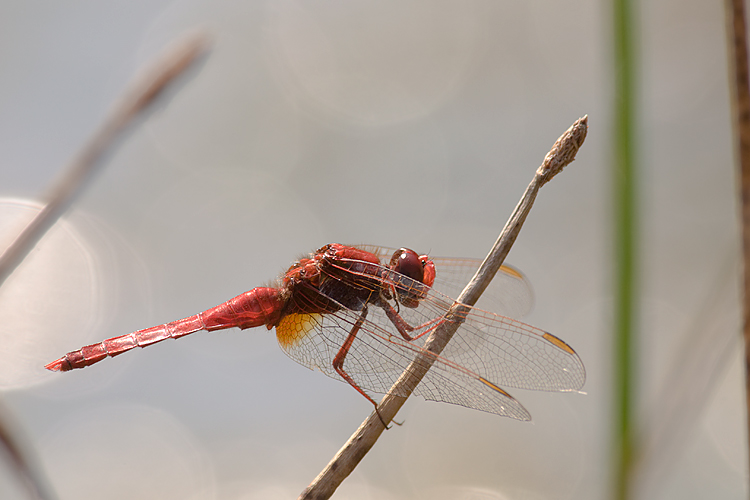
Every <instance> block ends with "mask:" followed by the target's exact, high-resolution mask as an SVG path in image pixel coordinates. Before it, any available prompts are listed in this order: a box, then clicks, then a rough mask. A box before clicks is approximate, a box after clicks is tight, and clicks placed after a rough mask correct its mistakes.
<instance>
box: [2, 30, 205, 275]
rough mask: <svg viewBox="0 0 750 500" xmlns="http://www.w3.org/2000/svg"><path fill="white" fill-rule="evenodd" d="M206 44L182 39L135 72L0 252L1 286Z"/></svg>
mask: <svg viewBox="0 0 750 500" xmlns="http://www.w3.org/2000/svg"><path fill="white" fill-rule="evenodd" d="M206 47H207V40H206V37H205V36H203V35H198V36H196V35H193V36H190V37H187V38H184V39H182V40H180V41H178V42H177V43H175V44H174V45H173V46H172V47H171V48H170V49H169V50H167V51H165V52H164V53H163V54H161V56H160V57H159V58H158V59H156V60H155V61H154V62H153V64H152V65H151V66H150V67H148V68H146V70H145V71H143V72H142V73H141V74H140V75H138V76H137V77H136V79H135V80H134V81H133V82H132V83H131V85H130V86H129V87H128V89H127V91H126V93H125V94H124V95H123V97H122V98H121V100H120V101H119V102H118V103H117V104H116V105H115V106H114V108H113V109H112V110H111V112H110V113H109V115H108V116H107V118H106V119H105V120H104V123H103V124H102V125H101V126H100V127H99V128H98V129H97V130H96V132H95V133H94V135H93V136H92V137H91V138H90V139H89V141H88V142H87V143H86V144H85V145H84V146H83V148H82V149H81V150H80V151H79V152H78V155H77V156H76V157H74V158H73V160H72V161H71V162H70V163H69V164H68V165H67V167H66V168H65V169H64V170H63V174H62V176H61V178H60V179H58V181H57V182H56V183H55V184H54V185H53V186H52V187H51V188H50V190H49V192H48V193H47V196H46V197H45V198H46V199H45V200H44V201H45V202H46V205H45V206H44V208H43V209H42V210H41V211H40V212H39V213H38V214H37V216H36V217H35V218H34V220H32V221H31V223H30V224H29V225H28V226H26V228H25V229H24V230H23V232H22V233H21V234H20V235H19V236H18V237H17V238H16V239H15V240H14V241H13V243H12V244H11V245H10V246H9V247H8V248H7V249H6V250H5V252H3V254H2V256H0V286H2V284H3V283H4V282H5V280H6V279H7V278H8V276H10V275H11V274H12V273H13V271H14V270H15V269H16V267H18V265H19V264H20V263H21V262H22V261H23V259H24V258H25V257H26V255H27V254H28V253H29V252H30V251H31V250H32V249H33V248H34V245H36V244H37V243H38V242H39V240H40V239H41V238H42V236H44V235H45V233H46V232H47V230H48V229H49V228H51V227H52V226H53V225H54V224H55V222H57V219H59V218H60V216H61V215H62V214H63V213H64V212H65V210H67V208H68V207H69V206H70V205H71V204H72V203H73V201H74V200H75V198H76V197H77V196H78V195H79V194H80V193H81V192H82V191H83V188H84V186H85V185H86V183H87V181H88V180H89V179H90V178H91V177H92V176H93V174H94V173H96V171H97V169H98V168H99V167H100V166H101V164H102V160H103V159H104V158H105V155H106V154H107V153H108V152H110V151H111V150H112V149H113V147H114V146H115V144H116V143H117V140H118V139H120V138H121V137H122V135H123V133H124V132H126V131H127V130H128V127H129V126H130V125H131V124H132V123H133V122H134V120H135V118H137V117H138V116H139V115H141V114H142V113H144V112H145V111H147V110H148V109H149V107H150V105H151V104H152V103H153V102H154V101H155V99H156V97H158V96H159V95H160V94H161V93H162V92H163V91H164V89H165V88H166V87H168V86H169V85H170V84H172V83H174V81H175V79H176V78H177V77H178V76H180V75H182V74H183V73H184V72H185V71H186V70H187V69H188V68H190V67H191V66H192V65H193V63H195V62H196V60H197V59H198V57H199V56H200V55H202V54H203V53H205V51H206Z"/></svg>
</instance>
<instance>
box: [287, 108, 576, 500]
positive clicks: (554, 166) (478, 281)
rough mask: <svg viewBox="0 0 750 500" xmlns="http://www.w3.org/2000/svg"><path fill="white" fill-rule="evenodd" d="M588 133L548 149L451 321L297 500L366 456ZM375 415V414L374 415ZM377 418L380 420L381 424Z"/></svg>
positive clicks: (327, 487)
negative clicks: (542, 192) (544, 189)
mask: <svg viewBox="0 0 750 500" xmlns="http://www.w3.org/2000/svg"><path fill="white" fill-rule="evenodd" d="M587 131H588V117H587V116H584V117H583V118H580V119H578V120H577V121H576V122H575V123H574V124H573V125H571V127H570V128H569V129H568V130H567V131H565V133H564V134H563V135H562V136H560V138H559V139H558V140H557V142H555V144H554V146H552V149H551V150H550V152H549V153H548V154H547V156H546V157H545V158H544V162H543V163H542V166H540V167H539V168H538V169H537V171H536V174H535V175H534V178H533V179H532V181H531V183H530V184H529V186H528V187H527V188H526V192H525V193H524V194H523V197H522V198H521V201H520V202H519V203H518V205H517V206H516V208H515V210H514V211H513V213H512V214H511V216H510V219H508V222H507V223H506V224H505V227H504V228H503V230H502V232H501V233H500V236H499V237H498V239H497V241H496V242H495V245H494V246H493V247H492V250H491V251H490V253H489V254H488V255H487V257H486V258H485V259H484V262H482V265H481V266H479V269H478V270H477V272H476V274H475V275H474V277H473V278H472V280H471V282H470V283H469V284H468V285H467V286H466V288H465V289H464V291H463V292H462V293H461V295H460V296H459V297H458V300H457V302H456V303H455V304H454V305H453V307H452V308H451V310H450V311H448V313H447V314H446V318H456V319H452V320H451V321H443V322H442V323H441V324H440V326H439V327H438V328H437V329H436V330H435V331H434V332H433V333H432V334H431V335H430V338H429V339H428V340H427V342H426V344H425V350H426V352H423V353H421V354H420V355H418V356H417V357H416V359H414V361H412V363H411V364H410V365H409V367H408V368H407V369H406V370H405V371H404V373H403V374H401V377H400V378H399V379H398V380H397V381H396V383H395V384H394V385H393V387H391V390H390V392H389V394H387V395H386V396H385V397H384V398H383V400H382V401H381V402H380V405H379V406H378V411H377V413H376V412H373V413H372V414H371V415H370V416H369V417H368V418H367V419H366V420H365V421H364V422H362V425H360V427H359V429H357V431H356V432H355V433H354V434H353V435H352V436H351V437H350V438H349V440H348V441H347V442H346V444H344V446H343V447H342V448H341V449H340V450H339V451H338V453H336V456H335V457H333V459H332V460H331V461H330V462H329V463H328V465H327V466H326V467H325V468H324V469H323V471H322V472H321V473H320V474H319V475H318V477H316V478H315V480H314V481H313V482H312V483H311V484H310V486H308V487H307V488H306V489H305V490H304V491H303V492H302V494H301V495H300V497H299V498H300V499H316V500H318V499H325V498H329V497H330V496H331V495H333V492H334V491H335V490H336V488H338V486H339V485H340V484H341V483H342V482H343V481H344V479H346V477H347V476H348V475H349V474H351V472H352V471H353V470H354V468H355V467H356V466H357V464H359V462H360V461H361V460H362V459H363V458H364V457H365V455H366V454H367V452H368V451H370V448H372V447H373V446H374V445H375V442H376V441H377V440H378V438H379V437H380V434H382V432H383V430H385V429H384V427H383V422H385V423H388V422H390V421H391V420H392V419H393V417H395V416H396V413H397V412H398V410H399V409H401V406H403V404H404V403H405V402H406V399H407V397H408V396H394V395H393V394H409V395H410V394H411V393H412V391H413V389H414V388H415V387H416V386H417V384H419V382H420V381H421V380H422V378H423V377H424V376H425V374H426V373H427V371H428V370H429V369H430V367H431V366H432V363H433V362H434V361H435V359H436V356H437V355H439V354H440V352H441V351H442V350H443V348H444V347H445V346H446V345H447V344H448V341H450V339H451V337H452V336H453V334H454V333H455V332H456V331H457V330H458V328H459V326H460V318H461V317H465V314H462V313H465V311H466V308H467V306H472V305H474V304H476V302H477V300H479V297H480V296H481V294H482V292H484V290H485V289H486V288H487V286H488V285H489V284H490V281H492V278H494V277H495V274H496V273H497V271H498V270H499V269H500V266H501V265H502V263H503V261H504V260H505V257H506V256H507V255H508V252H510V249H511V247H512V246H513V243H514V242H515V241H516V237H517V236H518V233H519V232H520V231H521V227H522V226H523V223H524V221H525V220H526V216H527V215H528V214H529V212H530V211H531V207H532V205H533V204H534V200H535V199H536V195H537V193H538V192H539V189H540V188H541V187H542V186H543V185H544V184H546V183H547V182H549V181H550V180H551V179H552V178H553V177H554V176H555V175H557V174H558V173H560V172H561V171H562V169H563V168H564V167H565V166H566V165H568V164H569V163H571V162H572V161H573V160H574V159H575V156H576V153H577V152H578V149H579V148H580V147H581V145H582V144H583V141H584V140H585V139H586V132H587ZM378 414H379V415H378ZM381 419H382V420H381Z"/></svg>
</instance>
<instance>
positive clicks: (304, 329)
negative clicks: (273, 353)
mask: <svg viewBox="0 0 750 500" xmlns="http://www.w3.org/2000/svg"><path fill="white" fill-rule="evenodd" d="M322 318H323V317H322V316H321V315H320V314H288V315H286V316H284V317H283V318H282V320H281V321H280V322H279V325H278V326H277V327H276V339H277V340H278V341H279V345H281V347H282V348H289V347H293V346H294V345H296V344H297V343H299V342H300V341H301V340H302V339H303V338H305V335H307V334H308V333H310V331H311V330H312V329H313V328H315V327H316V326H317V325H318V324H319V323H320V322H321V320H322Z"/></svg>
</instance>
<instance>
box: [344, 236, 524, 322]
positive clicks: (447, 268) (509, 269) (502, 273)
mask: <svg viewBox="0 0 750 500" xmlns="http://www.w3.org/2000/svg"><path fill="white" fill-rule="evenodd" d="M357 248H360V249H362V250H366V251H368V252H370V253H373V254H375V255H377V256H378V258H380V261H381V262H388V261H389V260H390V258H391V256H392V255H393V253H394V252H395V251H396V249H394V248H387V247H380V246H375V245H358V246H357ZM430 259H431V260H432V261H433V262H434V263H435V269H436V271H437V272H436V276H435V283H434V284H433V286H432V288H433V289H434V290H436V291H438V292H440V293H442V294H443V295H446V296H448V297H453V298H457V297H458V296H459V294H460V293H461V292H462V291H463V289H464V287H466V285H467V284H468V283H469V281H470V280H471V278H472V277H474V273H476V272H477V269H479V266H480V264H481V263H482V260H481V259H469V258H453V257H430ZM533 306H534V290H533V288H532V287H531V283H530V282H529V280H528V279H527V278H526V276H524V274H523V273H522V272H521V271H519V270H518V269H516V268H515V267H513V266H509V265H503V266H501V267H500V270H499V271H498V272H497V274H496V275H495V278H494V279H493V280H492V282H491V283H490V285H489V286H488V287H487V289H486V290H485V291H484V293H483V294H482V297H481V298H480V299H479V302H478V303H477V304H476V307H479V308H481V309H484V310H487V311H493V312H495V313H497V314H501V315H503V316H508V317H511V318H521V317H523V316H525V315H526V314H528V313H529V312H530V311H531V309H532V307H533Z"/></svg>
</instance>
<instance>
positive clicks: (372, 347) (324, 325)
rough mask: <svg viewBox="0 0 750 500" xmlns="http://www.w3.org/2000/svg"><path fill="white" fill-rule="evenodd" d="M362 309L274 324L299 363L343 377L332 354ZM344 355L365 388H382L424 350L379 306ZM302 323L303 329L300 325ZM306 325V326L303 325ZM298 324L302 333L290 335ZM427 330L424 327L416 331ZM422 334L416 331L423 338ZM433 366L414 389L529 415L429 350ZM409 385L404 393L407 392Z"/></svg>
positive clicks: (459, 402)
mask: <svg viewBox="0 0 750 500" xmlns="http://www.w3.org/2000/svg"><path fill="white" fill-rule="evenodd" d="M359 315H360V313H359V312H357V311H351V310H348V309H342V310H340V311H338V312H336V313H332V314H325V315H319V314H318V315H290V316H289V317H287V318H289V319H287V318H285V319H284V320H282V323H281V324H280V325H279V326H278V327H277V336H278V337H279V344H280V345H281V347H282V348H283V350H284V351H285V352H286V354H287V355H288V356H289V357H291V358H292V359H294V360H295V361H297V362H298V363H300V364H302V365H304V366H307V367H309V368H312V369H317V370H320V371H321V372H323V373H324V374H326V375H328V376H329V377H331V378H334V379H337V380H340V381H342V382H343V381H344V380H343V379H342V378H341V377H340V376H339V374H338V373H337V372H336V371H335V370H334V369H333V364H332V360H333V358H334V357H335V356H336V354H337V353H338V351H339V349H340V348H341V346H342V345H344V342H345V340H346V338H347V336H348V334H349V332H350V331H351V329H352V327H353V326H354V324H355V323H356V321H357V319H358V318H359ZM295 316H297V317H295ZM368 318H370V319H368V320H366V321H365V322H364V323H363V325H362V327H361V329H360V331H359V332H358V334H357V336H356V338H355V340H354V341H353V343H352V345H351V347H350V348H349V351H348V353H347V355H346V358H345V360H344V366H343V368H344V370H345V371H346V373H347V374H348V375H349V376H350V377H351V378H352V379H353V380H354V382H355V383H356V384H357V385H358V386H359V387H360V388H361V389H363V390H365V391H367V392H374V393H380V394H385V393H387V392H388V391H389V390H390V389H391V386H392V385H393V384H394V383H395V382H396V381H397V380H398V379H399V377H400V376H401V374H402V373H403V372H404V370H406V368H407V367H408V366H409V365H410V363H411V362H412V361H413V360H414V359H417V355H418V354H420V353H422V352H424V349H423V347H422V346H421V345H420V344H419V342H408V341H406V340H404V339H403V338H401V337H400V336H399V335H398V333H397V332H395V330H393V332H391V330H392V326H391V325H390V320H388V318H387V317H386V316H385V314H384V313H383V312H382V310H381V309H379V308H373V309H371V311H370V313H369V314H368ZM300 327H302V329H299V328H300ZM304 328H307V329H308V330H307V331H303V330H304ZM295 329H297V331H298V332H301V333H300V334H294V335H290V334H289V331H293V330H295ZM419 333H426V332H419ZM425 338H426V335H424V336H422V337H420V340H424V339H425ZM425 359H426V360H427V361H426V362H428V363H429V361H430V360H431V361H433V364H432V368H431V369H430V370H429V371H428V372H427V375H426V376H425V377H424V378H423V379H422V381H421V383H419V384H418V386H417V387H416V388H413V387H412V388H411V389H412V391H413V392H414V394H417V395H420V396H422V397H424V398H425V399H428V400H431V401H440V402H446V403H452V404H457V405H461V406H466V407H468V408H474V409H477V410H481V411H486V412H489V413H495V414H498V415H502V416H508V417H511V418H516V419H519V420H530V418H531V416H530V415H529V413H528V411H526V409H525V408H524V407H523V406H522V405H521V404H520V403H519V402H518V401H517V400H515V399H514V398H513V397H512V396H511V395H510V394H508V393H507V392H505V391H504V390H503V389H501V388H499V387H497V386H496V385H494V384H492V383H491V382H490V381H488V380H486V379H483V378H482V377H480V376H478V375H476V374H474V373H471V372H469V371H468V370H466V369H465V368H463V367H461V366H457V365H455V364H454V363H449V362H447V361H446V360H445V359H444V358H442V357H439V356H435V355H434V354H430V353H427V354H426V358H425ZM407 392H409V391H408V390H407V389H404V393H403V394H396V395H402V396H406V394H407Z"/></svg>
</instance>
